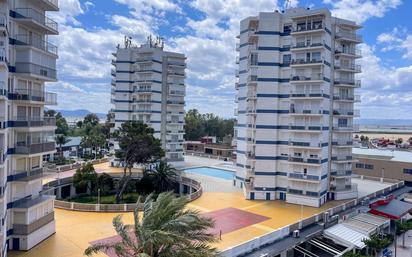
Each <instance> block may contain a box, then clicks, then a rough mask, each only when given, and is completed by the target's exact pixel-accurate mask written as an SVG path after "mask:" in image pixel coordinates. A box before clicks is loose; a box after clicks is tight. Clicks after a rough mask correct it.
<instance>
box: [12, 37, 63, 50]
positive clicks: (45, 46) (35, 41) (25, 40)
mask: <svg viewBox="0 0 412 257" xmlns="http://www.w3.org/2000/svg"><path fill="white" fill-rule="evenodd" d="M15 39H16V40H17V42H16V43H17V44H18V45H29V46H33V47H35V48H37V49H40V50H43V51H45V52H48V53H51V54H54V55H57V46H55V45H53V44H52V43H50V42H47V41H44V40H42V39H40V38H34V37H30V36H29V35H25V34H17V35H16V36H15Z"/></svg>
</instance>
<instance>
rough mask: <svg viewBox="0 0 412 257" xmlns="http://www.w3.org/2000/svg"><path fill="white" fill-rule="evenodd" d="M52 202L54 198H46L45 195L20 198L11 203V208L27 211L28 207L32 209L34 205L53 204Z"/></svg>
mask: <svg viewBox="0 0 412 257" xmlns="http://www.w3.org/2000/svg"><path fill="white" fill-rule="evenodd" d="M53 200H54V196H46V195H39V196H35V197H27V198H21V199H19V200H15V201H14V202H13V207H12V208H18V209H28V208H30V207H33V206H35V205H39V204H42V203H45V202H53Z"/></svg>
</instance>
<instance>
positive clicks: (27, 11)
mask: <svg viewBox="0 0 412 257" xmlns="http://www.w3.org/2000/svg"><path fill="white" fill-rule="evenodd" d="M16 13H17V14H18V15H16V18H17V19H18V18H30V19H33V20H34V21H36V22H38V23H40V24H42V25H44V26H46V27H48V28H50V29H52V30H54V31H56V32H57V31H58V24H57V22H55V21H54V20H52V19H50V18H48V17H47V16H45V15H44V14H42V13H41V12H39V11H37V10H35V9H31V8H16Z"/></svg>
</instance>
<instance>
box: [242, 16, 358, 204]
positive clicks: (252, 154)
mask: <svg viewBox="0 0 412 257" xmlns="http://www.w3.org/2000/svg"><path fill="white" fill-rule="evenodd" d="M359 28H360V26H359V25H357V24H355V23H354V22H352V21H348V20H343V19H339V18H336V17H333V16H331V13H330V12H329V11H328V10H327V9H318V10H309V9H303V8H293V9H288V10H286V11H285V12H282V13H280V12H264V13H259V15H258V16H255V17H249V18H246V19H244V20H242V21H241V23H240V35H239V40H240V43H239V45H238V46H237V47H238V51H239V59H238V60H237V61H238V62H239V70H238V71H237V74H236V75H237V76H238V78H239V81H238V83H237V84H236V89H237V101H238V108H237V127H236V129H235V135H236V138H237V171H236V181H235V183H236V185H237V186H239V187H242V188H243V191H244V194H245V197H246V198H248V199H266V200H274V199H280V200H285V201H286V202H289V203H295V204H302V205H308V206H317V207H318V206H321V205H322V204H324V203H325V202H326V201H327V199H336V200H340V199H348V198H355V197H357V188H356V185H353V184H352V183H351V174H352V163H353V162H354V160H353V159H352V149H351V148H352V132H353V131H354V129H355V126H354V123H353V118H354V117H356V116H358V115H359V112H358V110H354V103H355V102H357V101H359V96H358V95H355V94H354V93H355V92H354V91H355V88H358V87H360V81H359V80H356V79H355V77H356V76H355V75H356V74H357V73H359V72H360V71H361V70H360V66H359V65H357V64H356V59H357V58H360V54H359V51H358V50H357V48H356V45H357V44H359V43H361V42H362V38H361V37H360V36H359V35H358V34H356V30H358V29H359Z"/></svg>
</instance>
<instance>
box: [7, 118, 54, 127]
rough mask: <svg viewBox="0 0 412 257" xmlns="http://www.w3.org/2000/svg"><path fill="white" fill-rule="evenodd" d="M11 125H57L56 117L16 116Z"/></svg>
mask: <svg viewBox="0 0 412 257" xmlns="http://www.w3.org/2000/svg"><path fill="white" fill-rule="evenodd" d="M10 123H11V124H9V126H11V127H43V126H53V127H54V126H56V118H54V117H40V116H39V117H14V118H13V119H12V120H11V121H10Z"/></svg>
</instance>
